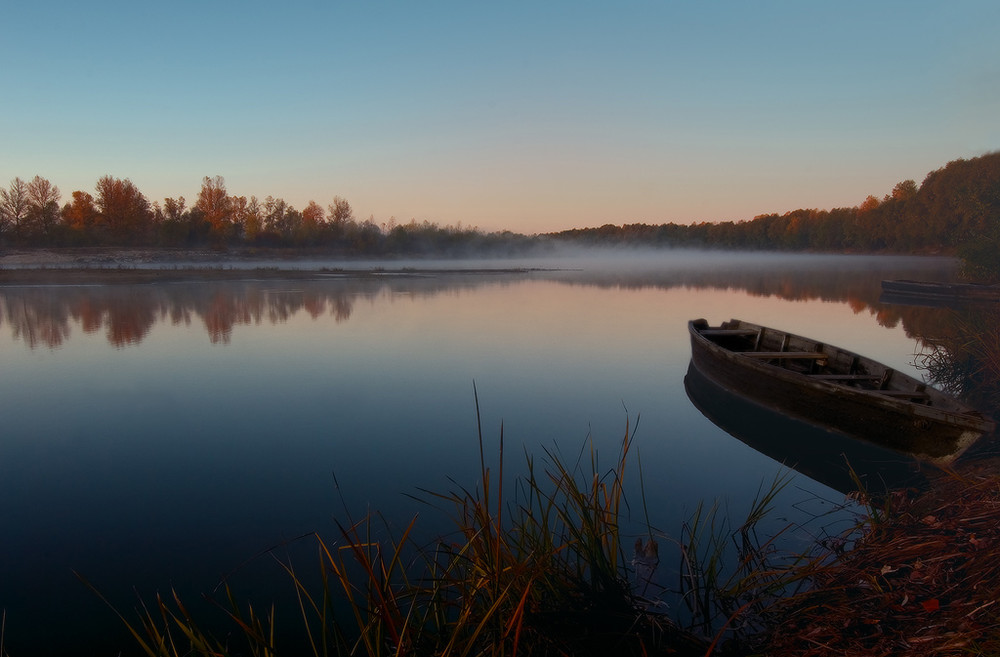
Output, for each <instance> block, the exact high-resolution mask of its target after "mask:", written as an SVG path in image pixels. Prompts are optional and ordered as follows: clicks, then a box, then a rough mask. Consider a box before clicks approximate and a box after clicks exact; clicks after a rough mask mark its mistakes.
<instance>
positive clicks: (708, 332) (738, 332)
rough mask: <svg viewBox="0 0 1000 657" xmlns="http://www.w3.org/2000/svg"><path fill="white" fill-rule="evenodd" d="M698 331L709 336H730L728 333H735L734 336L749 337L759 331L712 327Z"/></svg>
mask: <svg viewBox="0 0 1000 657" xmlns="http://www.w3.org/2000/svg"><path fill="white" fill-rule="evenodd" d="M698 332H699V333H701V334H702V335H707V336H715V335H720V336H728V335H733V336H748V337H749V336H752V335H757V331H756V330H755V329H724V328H710V329H702V330H701V331H698Z"/></svg>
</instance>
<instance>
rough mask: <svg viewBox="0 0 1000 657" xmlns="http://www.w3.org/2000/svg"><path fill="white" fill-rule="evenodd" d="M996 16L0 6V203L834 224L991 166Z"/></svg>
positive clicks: (569, 5) (935, 10) (920, 9)
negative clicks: (222, 205)
mask: <svg viewBox="0 0 1000 657" xmlns="http://www.w3.org/2000/svg"><path fill="white" fill-rule="evenodd" d="M998 34H1000V2H997V1H996V0H979V1H971V0H969V1H963V0H955V1H949V2H941V1H940V0H935V1H933V2H925V1H922V0H904V1H898V2H896V1H893V2H872V1H869V0H865V1H862V2H854V1H839V2H810V1H805V0H796V1H787V2H755V1H751V0H745V1H739V2H694V1H692V2H666V1H663V2H629V1H616V2H599V3H598V2H587V1H581V0H574V1H563V0H551V1H548V2H544V1H539V0H533V1H531V2H520V1H512V2H489V3H487V2H479V1H477V0H464V1H462V2H443V1H441V2H438V1H434V0H425V1H422V2H416V1H413V2H402V1H400V2H381V1H378V0H373V1H364V2H333V1H325V2H318V1H317V2H299V1H297V0H290V1H284V2H273V1H269V2H261V1H259V0H244V1H242V2H215V1H212V0H209V1H205V0H201V1H200V2H189V1H188V0H171V1H170V2H149V1H144V0H129V1H128V2H124V1H118V0H115V1H101V0H97V1H96V2H80V1H79V0H53V1H51V2H46V3H27V2H12V3H7V5H6V6H5V7H4V10H3V12H2V16H0V79H2V86H0V89H2V90H3V91H2V92H0V98H2V100H0V184H3V185H6V184H8V183H9V181H10V180H12V179H13V178H14V177H15V176H19V177H21V178H24V179H26V180H30V179H31V178H32V177H34V176H35V175H36V174H37V175H41V176H43V177H45V178H48V179H49V180H51V181H52V182H53V183H54V184H56V185H58V186H59V188H60V190H61V191H62V194H63V202H65V201H66V200H68V199H69V197H70V194H71V193H72V191H74V190H77V189H82V190H85V191H89V192H91V193H93V190H94V184H95V182H96V181H97V179H98V178H99V177H101V176H103V175H113V176H116V177H121V178H129V179H131V180H132V182H134V183H135V184H136V185H137V186H138V187H139V189H140V190H141V191H142V192H143V193H144V194H146V196H147V197H148V198H149V199H150V200H151V201H160V202H162V200H163V198H164V197H167V196H174V197H176V196H184V197H185V198H187V199H188V201H189V203H190V202H193V201H194V200H195V198H196V197H197V194H198V190H199V188H200V186H201V179H202V178H203V177H204V176H215V175H221V176H224V177H225V179H226V184H227V188H228V190H229V192H230V193H231V194H236V195H241V196H248V197H249V196H251V195H256V196H258V197H259V198H261V199H263V198H264V197H266V196H268V195H272V196H275V197H281V198H284V199H285V200H286V201H288V202H289V203H291V204H293V205H294V206H295V207H297V208H299V209H302V208H303V207H304V206H305V205H306V204H307V203H308V202H309V201H310V200H315V201H317V202H318V203H320V205H322V206H324V207H325V206H326V205H327V204H329V203H330V201H331V200H332V199H333V197H334V195H340V196H343V197H345V198H347V199H348V200H349V201H350V202H351V204H352V206H353V207H354V210H355V213H356V215H358V216H359V218H367V217H368V216H369V215H373V216H374V217H375V220H376V221H377V222H379V223H381V222H384V221H387V220H388V219H389V218H390V217H395V219H396V220H397V221H398V222H407V221H409V220H410V219H417V220H418V221H423V220H425V219H426V220H430V221H432V222H436V223H439V224H456V223H458V222H462V224H463V225H465V226H478V227H480V228H481V229H483V230H498V229H504V228H507V229H511V230H515V231H518V232H524V233H529V234H530V233H536V232H546V231H552V230H561V229H565V228H573V227H585V226H598V225H601V224H604V223H615V224H621V223H631V222H646V223H663V222H671V221H672V222H678V223H689V222H691V221H718V220H728V219H732V220H740V219H750V218H752V217H753V216H755V215H757V214H762V213H767V212H786V211H788V210H792V209H796V208H803V207H806V208H823V209H828V208H833V207H844V206H854V205H858V204H859V203H861V202H862V201H863V200H864V198H865V197H866V196H867V195H869V194H875V195H876V196H882V195H884V194H887V193H889V192H890V191H891V190H892V187H893V186H894V185H895V184H896V183H897V182H899V181H901V180H905V179H908V178H912V179H914V180H916V181H917V183H920V182H921V181H922V180H923V178H924V176H926V174H927V173H928V172H930V171H932V170H934V169H937V168H939V167H942V166H944V165H945V164H946V163H947V162H948V161H950V160H954V159H958V158H970V157H976V156H978V155H981V154H983V153H987V152H991V151H995V150H998V149H1000V38H998Z"/></svg>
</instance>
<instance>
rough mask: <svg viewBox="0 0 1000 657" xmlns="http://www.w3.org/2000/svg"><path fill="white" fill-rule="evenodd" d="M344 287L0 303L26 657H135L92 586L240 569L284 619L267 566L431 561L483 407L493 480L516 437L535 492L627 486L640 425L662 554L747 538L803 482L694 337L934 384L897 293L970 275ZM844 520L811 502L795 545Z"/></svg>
mask: <svg viewBox="0 0 1000 657" xmlns="http://www.w3.org/2000/svg"><path fill="white" fill-rule="evenodd" d="M161 264H162V263H161ZM239 264H240V266H247V267H248V268H251V269H252V267H250V263H239ZM228 265H229V263H225V264H224V265H220V266H228ZM317 265H318V263H312V264H311V265H310V266H311V267H315V266H317ZM234 266H235V264H234ZM255 266H256V265H255ZM294 266H301V267H305V266H306V265H305V263H301V262H300V263H295V265H294ZM321 266H323V267H330V268H336V267H341V268H344V269H347V268H351V269H367V270H379V271H384V272H388V275H378V276H367V277H335V278H326V279H322V280H295V281H280V280H266V281H265V280H259V281H254V280H245V281H233V282H215V283H212V282H204V283H177V284H170V285H157V284H153V285H108V286H88V287H65V286H34V287H28V286H21V287H2V286H0V372H2V376H0V416H2V417H3V418H4V428H3V433H2V436H0V519H2V521H3V523H4V526H5V527H11V528H16V530H15V531H12V532H9V533H8V534H7V537H6V539H5V541H3V542H2V544H0V607H3V608H5V609H6V610H7V638H6V642H7V645H6V647H7V649H8V650H9V652H10V653H11V654H12V655H13V654H27V653H28V652H31V653H32V654H39V652H38V647H39V646H38V644H37V642H36V641H34V637H36V636H38V635H39V634H38V633H40V632H43V631H44V628H45V627H46V626H47V625H49V624H51V619H52V618H53V616H56V615H58V617H59V618H60V621H59V624H60V627H64V626H66V625H65V623H64V622H63V620H62V619H69V620H67V621H66V623H69V627H70V628H71V629H72V632H70V634H72V635H73V636H74V642H75V645H79V644H80V642H81V641H83V642H86V643H90V642H93V643H94V644H95V645H96V644H100V643H101V642H102V641H104V642H105V645H108V646H109V651H110V648H111V647H112V644H115V642H118V641H124V642H125V645H127V646H128V647H131V644H129V643H128V641H127V638H126V637H123V636H122V634H123V632H121V626H120V625H119V622H118V621H117V620H116V619H115V618H114V617H113V615H112V614H111V612H110V611H108V610H107V609H106V608H103V607H102V606H101V604H100V603H99V602H98V601H97V599H96V597H95V596H94V595H93V594H92V593H91V592H90V591H87V590H86V589H85V588H84V587H83V586H82V585H81V584H80V583H79V582H78V581H77V580H76V578H75V577H74V576H73V571H74V570H75V571H77V572H79V573H81V574H83V575H84V576H86V577H87V578H88V579H89V580H90V581H92V582H93V583H94V584H95V585H97V586H98V587H99V588H100V589H101V590H102V592H104V593H105V594H106V595H108V597H109V598H110V599H112V600H114V601H116V603H119V604H122V605H123V606H124V607H125V608H126V609H131V608H132V607H133V606H134V601H135V598H134V592H133V587H135V590H137V591H138V592H139V593H140V594H142V595H144V596H152V595H153V594H154V593H155V592H156V591H160V592H166V591H169V590H170V589H171V588H177V589H178V591H179V592H180V593H182V594H183V595H185V596H186V597H190V598H197V596H198V595H199V594H200V593H203V592H206V591H210V590H211V589H213V588H214V587H215V586H216V584H217V583H218V582H219V580H220V578H221V577H223V576H224V575H226V574H227V573H230V572H232V571H233V570H238V572H239V574H238V576H236V577H235V580H234V581H235V582H236V583H237V585H238V587H239V589H240V590H241V591H243V592H245V593H247V594H248V595H251V596H253V599H254V600H255V604H264V603H266V601H267V600H270V599H271V598H272V597H274V596H279V595H284V594H287V593H288V592H289V591H288V590H284V592H283V593H281V592H280V590H281V586H283V585H286V584H287V582H285V581H283V580H282V579H281V578H280V577H278V576H277V575H276V574H275V572H274V570H273V569H269V568H268V564H267V563H266V561H267V560H266V559H264V560H258V561H256V562H253V565H252V566H248V567H246V568H244V569H242V570H239V569H238V566H239V565H240V564H242V563H244V562H245V561H246V560H248V559H250V558H251V557H253V555H255V554H258V553H259V552H260V551H261V550H264V549H266V548H269V547H271V546H275V545H279V544H282V543H283V542H284V541H288V540H290V539H293V538H295V537H297V536H300V535H302V534H304V533H307V532H311V531H318V532H320V533H322V534H327V535H329V534H332V530H333V527H334V524H333V519H334V518H341V519H343V518H344V514H345V513H346V512H347V510H349V511H350V512H351V513H352V514H355V516H356V517H359V516H361V515H363V514H364V513H366V512H367V511H368V510H377V511H379V512H381V513H383V514H384V515H385V516H386V518H387V519H388V520H389V521H390V522H391V523H399V522H404V521H406V520H408V519H409V518H410V517H411V516H412V515H413V514H415V513H420V514H421V524H420V527H421V531H425V532H426V533H427V535H428V536H430V535H433V534H434V533H435V532H436V531H438V528H439V527H442V526H445V527H446V523H444V518H443V515H442V514H440V513H436V512H435V511H434V510H433V509H430V508H429V507H427V506H426V505H421V504H419V503H417V502H415V501H414V500H413V499H412V498H411V497H409V495H414V494H416V493H417V492H418V491H419V490H420V489H430V490H442V489H448V488H451V487H454V486H455V485H463V486H468V487H474V486H475V485H476V482H477V479H478V473H479V464H478V443H477V430H476V427H477V417H476V408H475V403H474V399H473V393H472V388H473V383H474V384H475V386H476V388H477V390H478V396H479V400H480V412H481V421H482V426H483V428H484V434H485V438H486V440H487V449H488V453H489V454H490V455H491V456H489V458H490V459H491V463H490V465H491V467H494V469H495V468H496V466H497V462H496V459H497V450H498V447H499V432H500V427H501V425H502V426H503V432H504V438H505V443H506V448H507V455H506V460H505V464H504V470H505V473H506V474H505V476H506V477H514V476H516V475H517V474H518V473H519V472H523V454H524V452H525V451H528V452H530V453H534V454H536V455H540V454H541V448H542V447H549V448H553V447H556V448H558V449H559V450H561V451H562V452H563V453H565V454H576V453H578V452H579V451H580V450H581V449H582V448H583V447H584V445H585V443H586V441H587V439H588V436H590V437H591V438H592V439H593V441H594V444H595V446H596V447H597V450H598V453H599V454H601V455H606V457H605V456H602V461H603V460H604V459H605V458H606V461H605V462H606V463H607V464H608V465H609V466H610V464H611V463H612V462H613V460H614V455H615V454H616V453H617V445H618V443H619V441H620V439H621V437H622V435H623V433H624V431H625V430H626V426H627V425H628V426H629V427H630V428H631V430H634V431H636V445H637V449H638V454H639V455H640V456H641V459H642V466H643V473H644V485H645V495H646V498H647V503H648V507H649V509H650V515H651V517H650V520H651V521H652V522H653V524H654V525H655V526H656V527H657V529H659V530H661V531H663V532H665V533H666V534H671V533H672V532H674V531H675V530H676V529H677V528H678V527H679V525H680V523H681V522H683V520H684V519H686V517H687V516H688V515H689V514H690V513H691V512H692V511H693V509H694V508H695V507H696V506H697V504H698V503H699V502H701V501H703V500H709V501H710V500H712V499H716V498H721V499H725V500H726V501H727V503H728V504H729V506H730V508H731V510H732V513H733V514H734V515H736V516H738V515H739V514H740V513H741V512H742V511H743V510H744V509H745V507H746V505H748V504H749V501H750V499H751V498H752V497H753V496H754V495H755V494H756V492H757V491H758V489H759V487H760V486H761V483H762V481H770V480H771V479H773V478H774V476H775V475H776V474H778V473H780V472H784V471H785V470H784V468H783V467H782V466H781V465H780V464H778V463H777V462H776V461H774V460H772V459H771V458H769V457H767V456H764V455H763V454H760V453H759V452H756V451H755V450H753V449H752V448H750V447H748V446H747V445H745V444H743V443H742V442H740V441H738V440H735V439H734V438H733V437H732V436H730V435H729V434H727V433H726V432H725V431H723V430H722V429H720V428H719V427H717V426H716V425H715V424H713V423H712V422H711V421H710V420H709V419H707V418H706V417H705V416H704V415H702V414H701V412H699V411H698V410H697V409H696V408H694V407H693V406H692V404H691V403H690V401H689V400H688V398H687V395H686V394H685V391H684V385H683V380H684V376H685V372H686V369H687V365H688V360H689V356H690V350H689V346H688V342H687V335H686V329H685V325H686V322H687V321H688V320H689V319H692V318H696V317H706V318H708V319H709V320H710V321H712V322H713V323H717V322H719V321H722V320H724V319H729V318H730V317H741V318H744V319H748V320H750V321H755V322H759V323H763V324H768V325H772V326H778V327H781V328H784V329H788V330H791V331H793V332H796V333H801V334H805V335H811V336H814V337H818V338H820V339H823V340H825V341H827V342H831V343H834V344H839V345H842V346H845V347H847V348H849V349H852V350H854V351H857V352H860V353H864V354H866V355H871V356H873V357H876V358H878V359H879V360H882V361H883V362H886V363H889V364H891V365H892V366H894V367H898V368H900V369H904V370H905V371H907V372H908V373H913V374H916V375H917V376H919V375H920V373H919V371H918V370H917V369H916V368H915V367H914V365H913V360H914V353H915V351H916V350H917V349H919V340H920V331H921V330H923V329H924V328H925V327H927V326H930V325H931V324H930V323H929V322H930V320H928V319H927V318H928V316H929V315H928V313H927V312H926V310H920V311H917V310H914V309H908V308H906V307H900V306H890V305H886V304H881V303H880V302H879V293H880V290H879V284H880V281H881V279H882V278H937V279H940V278H942V277H949V276H953V275H954V272H955V266H954V263H953V262H952V261H950V260H946V259H922V258H873V257H866V256H858V257H850V256H848V257H843V256H841V257H833V256H831V257H826V256H776V255H772V254H752V255H747V254H742V255H734V254H725V253H717V252H707V253H697V252H680V251H678V252H650V253H643V252H633V251H627V252H625V251H623V252H620V253H616V252H607V251H605V252H599V253H598V252H589V253H574V254H569V253H567V254H560V255H559V256H558V257H555V256H553V257H548V258H545V259H542V260H536V259H530V260H502V261H501V260H498V261H487V262H485V263H484V262H483V261H474V262H472V261H469V262H462V261H449V262H447V263H438V262H431V261H391V262H381V263H374V262H371V263H364V262H356V261H355V262H351V263H343V262H341V263H339V264H338V263H333V262H327V263H325V264H322V265H321ZM443 269H452V270H462V269H464V270H476V271H475V272H472V271H468V272H466V273H454V272H452V273H442V272H441V271H435V270H443ZM483 269H495V270H513V269H523V270H525V271H520V272H515V271H503V272H499V271H495V272H488V273H483V272H482V271H480V270H483ZM404 270H407V271H404ZM571 460H572V459H571ZM334 475H335V476H336V481H337V483H338V484H339V488H338V487H336V486H335V485H334ZM634 495H638V491H635V493H634ZM341 497H342V498H343V503H342V502H341ZM635 501H636V502H637V500H635ZM842 501H843V495H842V494H840V493H839V492H837V491H834V490H831V489H830V488H828V487H826V486H824V485H822V484H820V483H817V482H815V481H812V480H810V479H808V478H807V477H805V476H802V475H799V476H797V478H796V479H795V480H794V485H793V486H790V487H788V488H787V489H786V490H785V491H784V492H783V494H782V495H781V496H780V498H779V505H780V509H779V511H778V512H777V517H776V520H775V523H776V524H782V525H783V524H784V523H785V519H786V518H792V519H795V520H799V521H803V522H805V521H808V520H809V518H811V517H813V516H815V515H821V514H823V513H825V512H826V511H829V510H831V509H832V508H833V507H835V506H836V505H837V504H839V503H841V502H842ZM345 505H346V510H345ZM634 508H636V509H638V508H639V505H638V504H636V506H635V507H634ZM632 520H634V521H636V522H639V521H641V517H638V515H637V516H636V517H634V518H632ZM837 522H840V521H838V520H837V519H836V518H835V517H831V518H829V519H827V520H824V521H823V523H833V524H836V523H837ZM839 528H841V527H840V526H839V525H837V526H836V527H835V528H833V529H832V531H837V530H839ZM824 530H825V528H824V527H819V526H816V525H815V524H813V525H811V526H810V527H809V531H803V532H801V533H795V534H793V536H792V537H791V539H790V540H793V541H802V542H803V543H805V542H808V541H810V540H813V539H814V537H815V535H816V532H821V531H824ZM283 549H287V550H289V551H290V552H291V553H296V550H297V549H298V548H296V547H294V544H293V546H292V547H288V548H283ZM306 552H307V554H306V556H307V557H308V552H309V551H308V550H306ZM312 563H313V562H312V561H309V562H307V563H305V564H304V567H305V568H308V567H309V566H310V565H311V564H312ZM276 591H278V592H276ZM80 610H85V611H82V612H81V611H80ZM77 621H78V626H76V625H73V623H75V622H77ZM26 646H27V647H30V650H28V649H27V648H26ZM51 647H52V652H51V654H59V653H61V652H64V649H65V648H66V646H61V647H59V646H56V645H55V644H53V645H52V646H51Z"/></svg>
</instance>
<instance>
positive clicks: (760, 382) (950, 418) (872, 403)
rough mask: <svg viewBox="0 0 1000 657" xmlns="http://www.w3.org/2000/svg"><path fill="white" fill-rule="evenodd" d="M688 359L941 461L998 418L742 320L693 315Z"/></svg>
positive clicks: (761, 397)
mask: <svg viewBox="0 0 1000 657" xmlns="http://www.w3.org/2000/svg"><path fill="white" fill-rule="evenodd" d="M688 332H689V333H690V337H691V362H692V364H693V365H694V366H695V367H697V368H698V370H699V371H700V372H701V373H702V374H703V375H704V376H706V377H708V378H709V379H711V380H712V381H714V382H715V383H716V384H718V385H719V386H722V387H723V388H725V389H727V390H729V391H731V392H733V393H735V394H739V395H741V396H743V397H745V398H748V399H750V400H752V401H754V402H756V403H759V404H762V405H764V406H766V407H768V408H770V409H773V410H777V411H780V412H782V413H785V414H788V415H790V416H792V417H795V418H797V419H800V420H802V421H805V422H809V423H811V424H815V425H817V426H821V427H824V428H828V429H832V430H834V431H837V432H839V433H842V434H846V435H848V436H851V437H854V438H860V439H863V440H867V441H869V442H872V443H874V444H877V445H881V446H883V447H888V448H890V449H893V450H897V451H901V452H905V453H908V454H914V455H916V456H917V457H919V458H921V459H924V460H927V461H931V462H934V463H937V464H946V463H949V462H951V461H952V460H954V459H956V458H957V457H958V456H960V455H961V454H962V453H963V452H964V451H965V450H966V449H968V448H969V447H970V446H971V445H972V444H973V443H974V442H975V441H977V440H978V439H979V438H980V437H981V436H982V435H984V434H986V433H990V432H992V431H993V430H994V429H995V425H994V424H993V422H991V421H990V420H989V419H987V418H985V417H983V415H982V414H981V413H979V412H978V411H976V410H975V409H973V408H972V407H970V406H968V405H966V404H964V403H962V402H961V401H959V400H958V399H956V398H955V397H953V396H951V395H948V394H945V393H944V392H941V391H939V390H937V389H936V388H933V387H931V386H928V385H927V384H926V383H924V382H922V381H918V380H917V379H915V378H913V377H911V376H908V375H906V374H904V373H902V372H899V371H897V370H894V369H892V368H890V367H888V366H886V365H883V364H882V363H879V362H877V361H874V360H872V359H870V358H866V357H864V356H860V355H858V354H856V353H854V352H851V351H848V350H846V349H842V348H839V347H835V346H832V345H828V344H824V343H821V342H818V341H816V340H813V339H810V338H805V337H802V336H798V335H794V334H791V333H788V332H785V331H780V330H778V329H773V328H768V327H765V326H759V325H757V324H751V323H749V322H745V321H742V320H738V319H733V320H730V321H728V322H724V323H723V324H721V325H720V326H710V325H709V323H708V322H707V321H705V320H704V319H697V320H692V321H690V322H688Z"/></svg>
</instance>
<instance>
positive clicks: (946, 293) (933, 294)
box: [882, 280, 1000, 301]
mask: <svg viewBox="0 0 1000 657" xmlns="http://www.w3.org/2000/svg"><path fill="white" fill-rule="evenodd" d="M882 293H883V294H885V295H886V296H888V297H904V298H910V297H916V298H920V299H937V300H947V301H1000V285H982V284H978V283H941V282H937V281H909V280H898V281H882Z"/></svg>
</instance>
